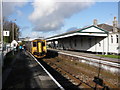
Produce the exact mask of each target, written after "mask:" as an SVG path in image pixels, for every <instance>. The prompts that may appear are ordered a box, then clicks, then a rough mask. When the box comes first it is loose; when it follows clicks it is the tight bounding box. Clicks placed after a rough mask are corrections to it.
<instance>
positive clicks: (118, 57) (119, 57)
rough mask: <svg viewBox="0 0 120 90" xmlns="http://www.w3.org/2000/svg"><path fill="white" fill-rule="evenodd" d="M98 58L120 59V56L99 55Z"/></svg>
mask: <svg viewBox="0 0 120 90" xmlns="http://www.w3.org/2000/svg"><path fill="white" fill-rule="evenodd" d="M97 56H100V57H108V58H117V59H120V56H119V55H97Z"/></svg>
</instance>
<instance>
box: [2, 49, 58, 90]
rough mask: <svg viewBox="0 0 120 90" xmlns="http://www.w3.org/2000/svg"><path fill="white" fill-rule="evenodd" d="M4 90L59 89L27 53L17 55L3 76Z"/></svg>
mask: <svg viewBox="0 0 120 90" xmlns="http://www.w3.org/2000/svg"><path fill="white" fill-rule="evenodd" d="M2 76H3V77H2V79H3V80H2V82H3V86H2V88H3V89H5V88H8V89H9V88H22V89H24V88H39V89H43V90H44V89H45V88H47V89H57V90H59V87H58V85H56V83H55V82H54V81H53V80H52V79H51V77H50V76H49V75H48V74H47V73H46V72H45V71H44V70H43V68H42V67H40V65H39V64H38V63H37V62H36V61H35V60H34V58H33V57H32V56H31V55H30V54H29V53H28V52H25V51H22V52H18V53H16V54H15V57H14V60H13V61H12V64H11V67H9V68H8V69H6V70H5V71H4V72H3V75H2Z"/></svg>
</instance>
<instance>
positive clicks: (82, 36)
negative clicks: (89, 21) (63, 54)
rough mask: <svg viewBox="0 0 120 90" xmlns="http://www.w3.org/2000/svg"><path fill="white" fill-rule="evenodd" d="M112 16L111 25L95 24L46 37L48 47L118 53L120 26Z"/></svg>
mask: <svg viewBox="0 0 120 90" xmlns="http://www.w3.org/2000/svg"><path fill="white" fill-rule="evenodd" d="M117 26H118V21H117V20H116V17H114V21H113V25H112V26H111V25H108V24H97V20H96V19H95V20H94V21H93V25H91V26H87V27H84V28H82V29H77V30H75V31H70V32H67V33H63V34H60V35H56V36H53V37H49V38H47V39H46V40H47V43H48V45H49V46H50V47H52V48H56V49H65V50H79V51H86V52H94V53H102V54H108V53H109V54H113V53H114V54H120V28H118V27H117Z"/></svg>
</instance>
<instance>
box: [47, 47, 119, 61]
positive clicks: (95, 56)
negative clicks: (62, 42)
mask: <svg viewBox="0 0 120 90" xmlns="http://www.w3.org/2000/svg"><path fill="white" fill-rule="evenodd" d="M48 50H52V51H57V52H63V53H66V54H71V55H77V56H83V57H88V58H95V59H100V60H105V61H110V62H116V63H120V59H115V58H108V57H100V56H97V54H92V53H87V52H80V51H79V52H77V51H68V50H58V49H51V48H49V49H48Z"/></svg>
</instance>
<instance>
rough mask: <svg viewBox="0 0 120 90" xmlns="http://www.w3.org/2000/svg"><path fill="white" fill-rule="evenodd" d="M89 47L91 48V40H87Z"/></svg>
mask: <svg viewBox="0 0 120 90" xmlns="http://www.w3.org/2000/svg"><path fill="white" fill-rule="evenodd" d="M88 42H89V47H91V38H88Z"/></svg>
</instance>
